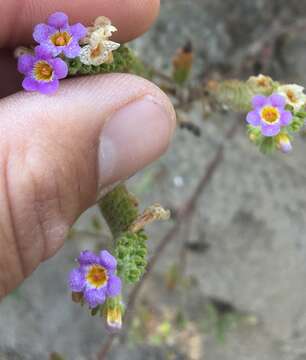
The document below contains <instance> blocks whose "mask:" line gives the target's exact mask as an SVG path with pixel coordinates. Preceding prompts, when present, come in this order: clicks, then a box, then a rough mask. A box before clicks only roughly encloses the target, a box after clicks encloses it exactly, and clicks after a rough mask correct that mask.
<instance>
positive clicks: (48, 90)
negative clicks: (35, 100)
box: [37, 79, 59, 95]
mask: <svg viewBox="0 0 306 360" xmlns="http://www.w3.org/2000/svg"><path fill="white" fill-rule="evenodd" d="M58 87H59V81H58V80H57V79H54V80H53V81H50V82H40V83H38V88H37V90H38V91H39V92H41V93H42V94H46V95H49V94H54V93H55V92H56V90H57V89H58Z"/></svg>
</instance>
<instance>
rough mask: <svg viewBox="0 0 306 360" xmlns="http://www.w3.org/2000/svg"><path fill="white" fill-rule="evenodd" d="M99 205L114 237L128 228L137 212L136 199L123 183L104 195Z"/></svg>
mask: <svg viewBox="0 0 306 360" xmlns="http://www.w3.org/2000/svg"><path fill="white" fill-rule="evenodd" d="M99 207H100V211H101V213H102V215H103V217H104V219H105V220H106V222H107V224H108V226H109V228H110V230H111V232H112V234H113V236H114V238H115V239H117V238H118V237H119V236H120V235H121V234H122V233H123V232H125V231H127V230H128V228H129V227H130V225H132V223H133V222H134V221H135V220H136V218H137V216H138V214H139V212H138V201H137V199H136V198H135V197H134V196H133V195H132V194H131V193H129V192H128V190H127V188H126V186H125V185H124V184H123V185H118V186H117V187H116V188H115V189H114V190H113V191H111V192H110V193H109V194H107V195H106V196H104V198H103V199H102V200H101V201H100V202H99Z"/></svg>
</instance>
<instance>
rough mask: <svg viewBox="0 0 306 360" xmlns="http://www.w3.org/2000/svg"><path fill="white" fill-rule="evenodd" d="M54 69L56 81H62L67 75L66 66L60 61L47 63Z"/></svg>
mask: <svg viewBox="0 0 306 360" xmlns="http://www.w3.org/2000/svg"><path fill="white" fill-rule="evenodd" d="M49 62H50V63H51V65H52V67H53V69H54V73H55V76H56V78H57V79H64V78H65V77H66V76H67V75H68V66H67V64H66V63H65V61H63V60H62V59H59V58H57V59H53V60H51V61H49Z"/></svg>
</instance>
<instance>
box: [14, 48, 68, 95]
mask: <svg viewBox="0 0 306 360" xmlns="http://www.w3.org/2000/svg"><path fill="white" fill-rule="evenodd" d="M18 70H19V72H21V73H22V74H24V75H25V79H24V80H23V82H22V86H23V88H24V89H25V90H27V91H39V92H41V93H43V94H52V93H54V92H55V91H56V90H57V89H58V86H59V80H60V79H64V78H65V77H66V76H67V75H68V66H67V64H66V63H65V61H63V60H62V59H58V58H57V59H54V58H53V57H52V54H50V52H49V51H47V50H46V49H45V48H43V47H41V46H37V47H36V48H35V54H34V55H31V54H25V55H22V56H20V57H19V59H18Z"/></svg>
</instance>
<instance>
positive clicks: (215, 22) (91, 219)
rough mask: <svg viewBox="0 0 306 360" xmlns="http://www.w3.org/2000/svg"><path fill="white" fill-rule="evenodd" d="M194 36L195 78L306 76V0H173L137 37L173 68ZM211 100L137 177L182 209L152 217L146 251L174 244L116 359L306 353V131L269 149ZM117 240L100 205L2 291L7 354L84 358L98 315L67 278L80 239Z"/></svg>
mask: <svg viewBox="0 0 306 360" xmlns="http://www.w3.org/2000/svg"><path fill="white" fill-rule="evenodd" d="M188 40H191V41H192V44H193V51H194V66H193V73H192V78H191V80H190V81H191V84H193V83H194V84H198V83H201V82H203V81H207V80H209V79H224V78H233V77H236V78H240V79H247V78H248V77H249V76H250V75H256V74H258V73H264V74H267V75H270V76H272V77H274V78H275V79H276V80H279V81H286V82H289V83H295V82H296V83H298V84H301V85H305V83H306V71H305V70H306V2H305V1H301V0H290V1H288V0H287V1H285V0H227V1H223V0H164V1H162V6H161V14H160V17H159V19H158V21H157V23H156V25H155V26H154V27H153V28H152V29H151V30H150V32H149V33H148V34H146V35H145V36H143V37H142V38H141V39H138V40H137V41H135V42H134V43H133V44H132V46H133V48H134V49H135V50H136V51H137V53H138V54H139V55H140V56H141V57H142V58H143V59H144V60H145V61H146V62H147V63H149V64H151V65H153V66H154V68H155V69H159V71H161V72H163V73H165V74H170V73H171V58H172V57H173V55H174V54H175V52H176V50H177V49H178V48H180V47H181V46H183V45H184V44H185V43H186V41H188ZM208 110H209V109H208ZM208 110H207V109H204V110H203V103H202V102H201V100H199V101H195V102H194V103H192V105H191V106H190V107H188V109H185V111H184V112H183V115H184V116H185V118H187V119H188V121H190V122H192V124H194V125H195V126H196V127H197V131H196V134H192V133H191V132H190V131H187V130H186V129H179V130H178V131H177V133H176V136H175V139H174V142H173V144H172V146H171V147H170V149H169V151H168V153H167V154H166V155H165V156H164V157H163V158H162V159H161V160H160V161H158V162H157V163H155V164H154V165H153V166H151V167H149V168H147V169H145V170H144V171H143V172H142V173H141V174H138V175H137V176H136V177H135V178H133V179H131V180H130V181H129V188H130V189H131V190H132V191H133V192H134V193H135V194H136V195H137V196H138V197H139V198H140V199H141V205H142V206H143V207H145V206H146V205H150V204H152V203H154V202H161V203H162V205H163V206H164V207H168V208H170V209H173V219H172V220H171V221H169V222H166V223H158V224H155V225H153V226H152V227H150V229H149V233H150V235H151V236H150V241H149V244H150V254H151V255H153V254H154V253H155V249H156V247H157V246H158V244H166V245H167V247H164V248H162V251H159V255H158V257H157V262H156V263H155V264H154V265H155V266H154V268H153V270H152V272H151V273H150V274H149V276H148V277H147V278H146V281H145V283H144V286H143V287H142V289H141V291H140V293H139V294H137V298H136V303H135V306H134V307H133V308H131V310H130V316H129V318H130V321H129V324H128V325H129V326H128V327H127V328H126V329H125V330H124V337H123V339H121V341H120V342H119V340H118V339H115V340H114V341H113V347H112V349H111V350H110V351H109V353H108V357H107V358H109V359H120V360H142V359H146V360H147V359H150V360H151V359H152V360H153V359H156V360H163V359H165V360H167V359H169V360H170V359H173V360H174V359H175V360H176V359H186V360H266V359H267V360H306V246H305V234H306V221H305V210H306V192H305V189H306V167H305V165H306V160H305V151H306V143H305V140H306V139H305V138H304V137H303V136H301V137H300V138H299V139H297V141H295V143H294V151H293V152H292V153H291V154H290V155H286V156H284V155H282V154H275V155H273V156H270V157H269V156H264V155H262V154H260V153H259V151H258V149H257V148H256V147H255V146H253V145H252V144H250V142H249V140H248V139H247V136H246V134H245V126H244V120H243V117H241V116H240V115H237V114H234V113H231V112H228V111H226V109H223V110H222V111H219V110H218V111H211V109H210V111H208ZM206 113H207V115H206ZM235 124H238V126H235ZM195 135H196V136H195ZM199 183H200V184H201V191H200V192H198V193H195V192H196V189H197V188H198V184H199ZM191 198H196V199H197V201H196V202H195V203H193V205H194V206H193V205H192V206H191V207H190V208H189V209H187V210H186V211H185V213H184V214H185V215H186V216H184V217H183V219H182V218H180V217H179V218H176V216H177V215H178V214H177V211H176V210H178V209H182V208H184V207H185V206H186V204H190V202H189V199H191ZM178 224H180V225H179V226H178ZM173 228H174V229H175V230H173ZM169 231H170V235H169ZM171 234H172V235H171ZM173 234H174V235H173ZM107 239H108V230H107V228H106V226H105V224H104V223H103V221H102V219H101V218H100V216H99V214H98V212H97V210H96V209H90V210H89V211H88V212H87V213H85V214H84V215H83V216H82V217H81V218H80V219H79V221H78V223H77V224H76V225H75V227H74V229H73V230H72V231H71V235H70V237H69V239H68V240H67V242H66V244H65V247H64V248H63V250H62V251H61V252H60V253H59V254H58V255H57V256H55V258H53V259H52V260H50V261H48V262H46V263H44V264H43V265H42V266H40V268H39V269H38V270H37V271H36V272H35V273H34V274H33V276H32V277H31V278H29V279H28V280H27V281H26V282H25V283H24V284H23V285H22V286H21V287H20V288H19V289H17V290H16V291H15V292H14V293H12V294H11V295H9V296H8V297H7V298H6V299H5V300H4V301H3V302H2V303H1V304H0V359H1V360H7V359H10V360H11V359H16V360H17V359H29V360H36V359H39V360H41V359H50V360H60V359H63V360H66V359H67V360H70V359H71V360H83V359H84V360H87V359H95V358H96V355H97V354H98V353H99V352H100V353H101V351H103V346H104V345H105V343H107V342H109V341H110V340H109V337H108V335H107V333H106V331H105V330H104V325H103V323H102V320H101V319H100V318H99V317H90V315H89V314H88V311H87V310H86V309H85V308H80V307H79V306H78V305H76V304H74V303H72V302H71V301H70V294H69V292H68V290H67V285H66V279H67V273H68V271H69V270H70V269H71V268H72V267H73V264H74V258H75V257H76V256H77V255H78V253H79V251H80V250H83V249H92V250H94V249H97V248H101V247H102V246H104V245H105V243H106V242H107ZM160 241H162V243H160Z"/></svg>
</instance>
